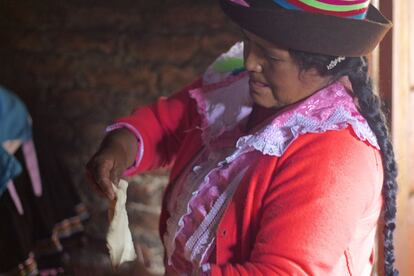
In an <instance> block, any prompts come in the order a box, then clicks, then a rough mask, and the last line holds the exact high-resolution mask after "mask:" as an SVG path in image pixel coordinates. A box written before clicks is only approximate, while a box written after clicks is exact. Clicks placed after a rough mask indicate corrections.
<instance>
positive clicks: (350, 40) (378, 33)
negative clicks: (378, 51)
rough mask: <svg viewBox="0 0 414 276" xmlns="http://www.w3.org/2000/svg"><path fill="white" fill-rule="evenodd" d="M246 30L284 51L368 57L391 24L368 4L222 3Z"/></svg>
mask: <svg viewBox="0 0 414 276" xmlns="http://www.w3.org/2000/svg"><path fill="white" fill-rule="evenodd" d="M220 4H221V7H222V9H223V11H224V13H225V14H227V16H229V17H230V18H231V19H232V20H233V21H234V22H236V23H237V24H238V25H239V26H240V27H241V28H243V29H245V30H247V31H249V32H252V33H254V34H255V35H257V36H259V37H261V38H263V39H265V40H267V41H270V42H272V43H275V44H276V45H279V46H281V47H285V48H288V49H295V50H300V51H305V52H311V53H318V54H325V55H332V56H349V57H353V56H363V55H366V54H368V53H370V52H371V51H372V50H374V48H375V47H376V46H377V45H378V43H379V42H380V41H381V40H382V39H383V37H384V36H385V34H386V33H387V31H388V30H389V29H390V28H391V26H392V23H391V22H390V21H389V20H388V19H387V18H385V17H384V16H383V15H382V14H381V13H380V12H379V11H378V10H377V9H376V8H375V7H374V6H372V5H371V4H370V1H369V0H250V1H249V0H220Z"/></svg>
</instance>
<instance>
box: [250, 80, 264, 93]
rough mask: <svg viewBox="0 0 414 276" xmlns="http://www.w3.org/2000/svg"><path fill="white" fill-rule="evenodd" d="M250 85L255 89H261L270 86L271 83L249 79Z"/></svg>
mask: <svg viewBox="0 0 414 276" xmlns="http://www.w3.org/2000/svg"><path fill="white" fill-rule="evenodd" d="M249 85H250V89H252V90H254V91H256V90H261V89H263V88H268V87H269V85H267V84H266V83H264V82H260V81H255V80H252V79H250V80H249Z"/></svg>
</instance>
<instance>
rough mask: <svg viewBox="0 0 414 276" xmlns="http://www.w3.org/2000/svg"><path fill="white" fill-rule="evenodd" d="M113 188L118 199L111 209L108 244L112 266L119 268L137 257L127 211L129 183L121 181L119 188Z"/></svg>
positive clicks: (113, 202) (114, 201)
mask: <svg viewBox="0 0 414 276" xmlns="http://www.w3.org/2000/svg"><path fill="white" fill-rule="evenodd" d="M112 187H113V188H114V191H115V195H116V197H115V199H114V200H113V201H112V204H111V206H110V208H109V220H110V225H109V229H108V234H107V236H106V242H107V246H108V249H109V255H110V257H111V262H112V265H113V266H114V267H118V266H119V265H120V264H122V263H123V262H127V261H133V260H135V258H136V257H137V255H136V253H135V247H134V243H133V241H132V236H131V231H130V230H129V227H128V224H129V223H128V215H127V212H126V209H125V203H126V199H127V195H126V191H127V188H128V182H126V181H125V180H123V179H121V180H120V181H119V185H118V187H116V186H115V185H113V184H112Z"/></svg>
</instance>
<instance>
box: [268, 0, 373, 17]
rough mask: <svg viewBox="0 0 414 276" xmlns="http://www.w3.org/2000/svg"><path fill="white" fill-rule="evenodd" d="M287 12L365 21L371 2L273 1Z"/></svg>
mask: <svg viewBox="0 0 414 276" xmlns="http://www.w3.org/2000/svg"><path fill="white" fill-rule="evenodd" d="M273 2H275V3H276V4H278V5H279V6H281V7H283V8H284V9H287V10H299V11H307V12H313V13H321V14H327V15H334V16H340V17H346V18H355V19H365V16H366V13H367V11H368V7H369V2H370V1H369V0H355V1H352V0H273Z"/></svg>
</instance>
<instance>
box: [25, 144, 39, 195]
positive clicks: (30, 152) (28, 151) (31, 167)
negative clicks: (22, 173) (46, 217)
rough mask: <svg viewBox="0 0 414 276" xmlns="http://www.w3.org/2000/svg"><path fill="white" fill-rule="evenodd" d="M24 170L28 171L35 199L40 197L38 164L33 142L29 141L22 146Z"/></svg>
mask: <svg viewBox="0 0 414 276" xmlns="http://www.w3.org/2000/svg"><path fill="white" fill-rule="evenodd" d="M22 149H23V155H24V160H25V162H26V168H27V170H28V171H29V176H30V180H31V181H32V188H33V192H34V194H35V195H36V196H37V197H40V196H41V195H42V180H41V178H40V172H39V164H38V162H37V156H36V149H35V146H34V143H33V140H29V141H26V142H24V143H23V145H22Z"/></svg>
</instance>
